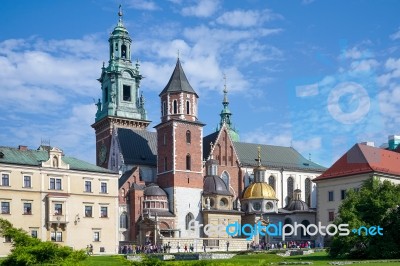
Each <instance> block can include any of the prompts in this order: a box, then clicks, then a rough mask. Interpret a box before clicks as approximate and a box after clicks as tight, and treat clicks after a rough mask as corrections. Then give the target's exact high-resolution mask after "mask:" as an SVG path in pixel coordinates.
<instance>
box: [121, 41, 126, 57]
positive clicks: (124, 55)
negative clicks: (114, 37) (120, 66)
mask: <svg viewBox="0 0 400 266" xmlns="http://www.w3.org/2000/svg"><path fill="white" fill-rule="evenodd" d="M121 57H122V58H124V59H125V58H126V45H125V44H123V45H122V46H121Z"/></svg>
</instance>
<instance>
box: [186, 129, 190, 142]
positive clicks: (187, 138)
mask: <svg viewBox="0 0 400 266" xmlns="http://www.w3.org/2000/svg"><path fill="white" fill-rule="evenodd" d="M186 143H191V134H190V130H187V131H186Z"/></svg>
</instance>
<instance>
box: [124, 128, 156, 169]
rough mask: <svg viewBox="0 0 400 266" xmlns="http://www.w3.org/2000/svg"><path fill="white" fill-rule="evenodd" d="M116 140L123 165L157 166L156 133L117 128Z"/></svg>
mask: <svg viewBox="0 0 400 266" xmlns="http://www.w3.org/2000/svg"><path fill="white" fill-rule="evenodd" d="M118 140H119V144H120V147H121V153H122V156H123V158H124V162H125V164H130V165H151V166H156V165H157V133H156V132H150V131H147V130H140V129H137V130H136V129H126V128H118Z"/></svg>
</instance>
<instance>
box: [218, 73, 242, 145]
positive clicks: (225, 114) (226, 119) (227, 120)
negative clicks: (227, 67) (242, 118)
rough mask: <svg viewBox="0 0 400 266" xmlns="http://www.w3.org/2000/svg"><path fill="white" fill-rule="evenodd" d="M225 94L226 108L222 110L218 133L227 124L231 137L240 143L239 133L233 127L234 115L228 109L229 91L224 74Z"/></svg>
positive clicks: (223, 103) (224, 104) (224, 103)
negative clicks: (232, 119)
mask: <svg viewBox="0 0 400 266" xmlns="http://www.w3.org/2000/svg"><path fill="white" fill-rule="evenodd" d="M223 92H224V99H223V100H222V105H223V106H224V108H223V109H222V111H221V113H220V117H221V120H220V122H219V125H218V127H217V131H219V130H220V129H221V128H222V126H223V125H224V124H225V125H226V127H227V128H228V130H229V135H230V136H231V138H232V140H233V141H239V140H240V138H239V133H238V132H237V131H236V129H235V127H234V126H233V124H232V122H231V116H232V113H231V111H230V110H229V108H228V106H229V101H228V89H227V86H226V76H225V74H224V91H223Z"/></svg>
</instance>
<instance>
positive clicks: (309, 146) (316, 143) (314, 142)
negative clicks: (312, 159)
mask: <svg viewBox="0 0 400 266" xmlns="http://www.w3.org/2000/svg"><path fill="white" fill-rule="evenodd" d="M321 143H322V139H321V137H313V138H310V139H307V140H294V141H293V147H294V148H295V149H297V150H298V151H299V152H300V153H303V152H306V151H310V150H318V149H320V148H321V146H322V145H321Z"/></svg>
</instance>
